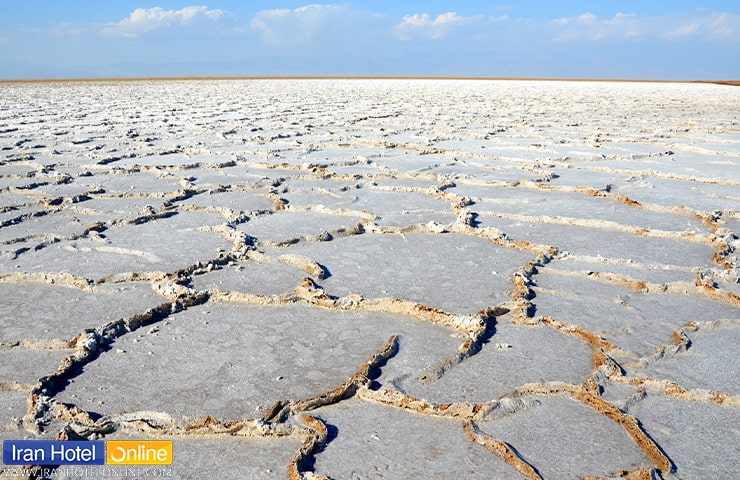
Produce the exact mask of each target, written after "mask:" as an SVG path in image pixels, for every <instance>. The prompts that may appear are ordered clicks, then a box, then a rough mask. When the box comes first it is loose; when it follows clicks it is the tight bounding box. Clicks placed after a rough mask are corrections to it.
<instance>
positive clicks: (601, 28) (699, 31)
mask: <svg viewBox="0 0 740 480" xmlns="http://www.w3.org/2000/svg"><path fill="white" fill-rule="evenodd" d="M551 28H552V32H553V33H552V39H553V41H555V42H578V41H597V40H601V39H619V38H623V39H627V38H637V37H647V38H663V39H666V40H682V39H688V38H695V39H701V40H733V39H734V40H735V41H738V40H740V15H735V14H729V13H716V12H711V11H709V10H698V11H695V12H690V13H683V14H671V15H662V16H654V17H641V16H638V15H635V14H624V13H618V14H617V15H615V16H614V18H611V19H599V18H598V17H596V16H595V15H592V14H590V13H586V14H583V15H581V16H578V17H571V18H560V19H557V20H554V21H552V22H551Z"/></svg>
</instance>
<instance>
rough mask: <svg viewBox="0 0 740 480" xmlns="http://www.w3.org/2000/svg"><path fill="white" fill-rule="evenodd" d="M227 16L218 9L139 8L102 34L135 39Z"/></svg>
mask: <svg viewBox="0 0 740 480" xmlns="http://www.w3.org/2000/svg"><path fill="white" fill-rule="evenodd" d="M224 15H226V12H225V11H223V10H218V9H210V8H208V7H206V6H192V7H184V8H181V9H180V10H165V9H163V8H161V7H153V8H137V9H136V10H134V11H133V12H131V14H130V15H129V16H128V17H127V18H124V19H123V20H121V21H119V22H117V23H111V24H108V25H106V26H105V27H104V28H103V29H102V30H101V31H100V33H101V34H102V35H106V36H120V37H127V38H133V37H137V36H138V35H140V34H142V33H146V32H152V31H154V30H159V29H163V28H167V27H171V26H174V25H191V24H193V23H195V22H197V21H200V20H207V21H217V20H219V19H220V18H222V17H223V16H224Z"/></svg>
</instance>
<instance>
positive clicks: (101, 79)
mask: <svg viewBox="0 0 740 480" xmlns="http://www.w3.org/2000/svg"><path fill="white" fill-rule="evenodd" d="M188 80H498V81H517V80H518V81H522V80H526V81H543V82H551V81H566V82H629V83H713V84H720V85H732V86H740V80H729V79H728V80H722V79H715V80H710V79H682V80H681V79H651V78H643V79H641V78H599V77H594V78H591V77H511V76H504V77H497V76H482V75H178V76H168V75H163V76H131V77H58V78H57V77H52V78H0V83H44V82H49V83H62V82H127V81H128V82H134V81H188Z"/></svg>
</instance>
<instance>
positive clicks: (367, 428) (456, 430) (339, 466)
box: [311, 400, 526, 480]
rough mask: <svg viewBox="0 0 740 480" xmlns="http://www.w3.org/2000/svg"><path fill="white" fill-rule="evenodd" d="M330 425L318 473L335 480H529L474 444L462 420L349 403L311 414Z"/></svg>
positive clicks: (318, 459)
mask: <svg viewBox="0 0 740 480" xmlns="http://www.w3.org/2000/svg"><path fill="white" fill-rule="evenodd" d="M311 413H312V414H314V415H316V416H317V417H318V418H320V419H321V420H322V421H324V422H326V424H327V428H328V430H329V442H328V443H327V445H326V447H325V448H324V449H323V450H322V451H320V452H318V453H316V454H315V463H314V471H315V472H316V473H317V474H319V475H325V476H328V477H330V478H348V479H349V478H430V479H437V480H452V479H458V478H467V479H490V478H512V479H518V478H521V479H524V478H526V477H524V476H523V475H521V474H519V473H518V472H517V471H516V470H514V469H513V468H512V467H510V466H508V465H507V464H506V463H505V462H504V461H503V460H501V459H499V458H498V457H496V456H494V455H491V454H490V453H489V452H487V451H486V450H485V449H484V448H483V447H481V446H479V445H476V444H474V443H473V442H471V441H470V440H468V438H467V437H466V435H465V431H464V430H463V427H462V425H461V422H460V421H459V420H457V419H455V420H452V419H444V418H434V417H426V416H424V415H419V414H417V413H412V412H406V411H403V410H400V409H396V408H392V407H386V406H382V405H377V404H374V403H368V402H363V401H360V400H348V401H345V402H342V403H339V404H337V405H333V406H330V407H324V408H321V409H319V410H318V411H316V412H311Z"/></svg>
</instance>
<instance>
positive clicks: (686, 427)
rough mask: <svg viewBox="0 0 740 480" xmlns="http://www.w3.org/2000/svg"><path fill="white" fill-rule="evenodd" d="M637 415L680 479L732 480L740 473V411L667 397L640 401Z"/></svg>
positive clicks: (651, 397) (633, 412) (635, 407)
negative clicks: (673, 466) (673, 465)
mask: <svg viewBox="0 0 740 480" xmlns="http://www.w3.org/2000/svg"><path fill="white" fill-rule="evenodd" d="M628 413H629V414H630V415H634V416H636V417H637V418H638V419H639V420H640V423H641V424H642V427H643V429H644V430H645V432H646V433H647V434H648V435H650V436H651V437H652V438H653V439H654V440H655V441H656V442H657V443H658V445H660V447H661V448H662V449H663V451H664V452H665V454H666V455H667V456H668V457H669V458H670V459H671V461H672V462H673V463H674V464H675V466H676V472H675V475H676V476H677V477H678V478H687V479H689V478H691V479H700V478H716V479H723V480H731V479H734V478H736V477H737V472H738V470H740V455H739V453H740V452H739V451H738V445H740V428H738V425H740V409H738V408H737V407H730V406H726V407H723V406H719V405H713V404H709V403H700V402H685V401H682V400H676V399H674V398H670V397H664V396H651V395H648V396H647V398H645V399H643V400H641V401H640V402H638V403H637V404H636V405H634V406H633V407H632V408H630V409H629V412H628Z"/></svg>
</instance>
